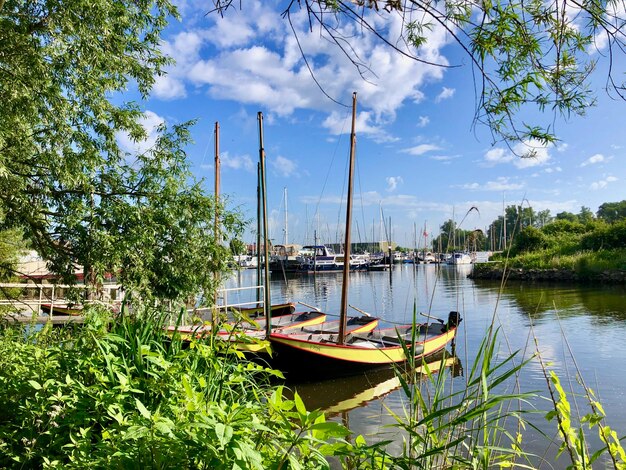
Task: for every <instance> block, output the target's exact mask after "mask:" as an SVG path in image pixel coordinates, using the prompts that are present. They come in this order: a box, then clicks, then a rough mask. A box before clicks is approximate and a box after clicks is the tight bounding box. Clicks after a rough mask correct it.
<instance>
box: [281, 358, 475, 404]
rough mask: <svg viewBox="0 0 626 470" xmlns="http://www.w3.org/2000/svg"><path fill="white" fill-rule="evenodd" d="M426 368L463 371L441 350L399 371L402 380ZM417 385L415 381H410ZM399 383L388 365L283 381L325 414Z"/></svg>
mask: <svg viewBox="0 0 626 470" xmlns="http://www.w3.org/2000/svg"><path fill="white" fill-rule="evenodd" d="M427 370H428V371H430V373H431V374H434V373H442V372H441V371H442V370H446V371H448V372H449V373H450V375H451V376H452V377H458V376H460V375H461V374H462V373H463V368H462V366H461V361H460V359H459V358H458V357H457V356H455V355H453V354H452V353H450V352H447V351H444V352H443V353H440V354H438V355H437V356H436V357H431V358H430V359H429V360H428V362H427V364H426V365H418V366H417V367H416V369H415V371H414V373H408V372H405V373H402V377H403V378H404V380H406V381H413V380H417V381H418V382H421V381H422V380H426V379H427ZM413 385H414V386H418V385H419V383H414V384H413ZM400 386H401V382H400V377H399V376H398V374H397V373H396V371H395V370H394V369H392V368H390V367H387V368H381V369H377V370H372V371H368V372H365V373H363V374H360V375H356V376H351V377H345V378H342V379H330V380H324V381H318V382H305V383H297V382H296V383H287V388H288V389H289V390H290V391H295V392H297V393H298V394H299V395H300V397H301V398H302V401H303V402H304V404H305V405H306V406H307V409H309V410H314V409H320V410H323V411H325V412H326V414H327V416H333V415H337V414H339V413H343V412H348V411H351V410H354V409H356V408H361V407H363V406H366V405H367V404H368V403H371V402H372V401H374V400H382V399H384V398H385V397H386V396H387V395H389V394H391V393H392V392H395V391H397V390H398V389H399V388H400Z"/></svg>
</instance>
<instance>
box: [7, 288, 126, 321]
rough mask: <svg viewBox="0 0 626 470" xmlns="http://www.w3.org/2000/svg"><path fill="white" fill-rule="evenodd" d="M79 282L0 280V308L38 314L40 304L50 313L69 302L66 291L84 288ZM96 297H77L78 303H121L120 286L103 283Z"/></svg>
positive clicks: (111, 304) (117, 305) (68, 304)
mask: <svg viewBox="0 0 626 470" xmlns="http://www.w3.org/2000/svg"><path fill="white" fill-rule="evenodd" d="M88 288H89V287H88V286H85V285H82V284H76V285H71V286H70V285H66V284H33V283H28V284H23V283H10V282H7V283H0V307H10V308H11V309H12V310H14V311H15V312H16V313H21V314H22V315H29V314H30V315H32V314H37V315H39V314H40V313H41V312H42V305H43V306H46V307H47V308H46V310H48V311H49V315H50V316H52V313H53V311H54V308H55V307H57V308H61V307H68V306H70V305H72V301H71V300H70V299H68V298H67V293H68V292H70V291H82V290H85V289H88ZM99 297H100V298H98V299H94V300H81V301H80V303H81V304H82V305H85V304H89V303H99V304H105V305H110V306H112V307H119V305H120V304H121V303H122V298H123V293H122V286H120V285H119V284H104V285H103V286H102V287H101V289H100V295H99Z"/></svg>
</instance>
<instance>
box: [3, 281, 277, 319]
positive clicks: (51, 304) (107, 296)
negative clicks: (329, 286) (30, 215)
mask: <svg viewBox="0 0 626 470" xmlns="http://www.w3.org/2000/svg"><path fill="white" fill-rule="evenodd" d="M88 288H89V287H88V286H85V285H82V284H77V285H71V286H70V285H65V284H34V283H28V284H23V283H0V309H3V308H5V307H6V308H7V309H10V310H11V311H12V313H15V314H17V315H18V316H20V317H24V318H31V317H33V316H37V317H50V318H52V317H53V316H54V315H53V314H54V313H55V310H54V309H55V308H56V309H57V312H58V309H59V308H64V307H69V306H72V305H73V304H72V302H71V300H70V299H69V298H68V297H67V294H68V292H70V291H74V292H75V291H76V290H78V291H82V290H85V289H88ZM264 290H265V289H264V287H263V286H251V287H234V288H228V289H220V290H218V292H217V303H216V305H214V306H210V307H200V308H187V307H183V308H184V310H185V318H183V321H186V322H188V321H191V319H192V318H193V317H201V318H203V319H210V318H211V316H212V315H213V314H217V313H222V312H226V311H228V310H232V309H241V308H246V307H262V306H263V304H264V302H263V299H264ZM99 294H100V295H99V297H100V298H99V299H97V300H84V299H82V300H81V301H80V302H79V304H80V305H82V306H84V305H88V304H90V303H94V304H104V305H108V306H110V307H111V308H113V309H119V308H120V306H121V304H122V300H123V297H124V293H123V289H122V286H121V285H119V284H105V285H103V286H102V287H101V290H100V292H99ZM83 297H84V296H83ZM242 298H243V300H242ZM256 298H258V299H260V300H256ZM248 299H250V300H248ZM42 306H44V307H46V308H45V314H44V309H42ZM169 310H170V318H171V321H175V318H174V316H175V315H178V314H179V312H180V311H181V309H180V308H177V307H175V306H174V305H172V304H170V307H169ZM57 315H58V313H57ZM44 321H45V319H44Z"/></svg>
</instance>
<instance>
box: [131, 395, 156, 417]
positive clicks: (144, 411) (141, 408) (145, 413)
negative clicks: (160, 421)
mask: <svg viewBox="0 0 626 470" xmlns="http://www.w3.org/2000/svg"><path fill="white" fill-rule="evenodd" d="M135 404H136V405H137V409H138V410H139V413H141V416H143V417H144V418H146V419H151V418H152V414H151V413H150V411H148V409H147V408H146V407H145V406H144V405H143V403H141V402H140V401H139V399H137V398H135Z"/></svg>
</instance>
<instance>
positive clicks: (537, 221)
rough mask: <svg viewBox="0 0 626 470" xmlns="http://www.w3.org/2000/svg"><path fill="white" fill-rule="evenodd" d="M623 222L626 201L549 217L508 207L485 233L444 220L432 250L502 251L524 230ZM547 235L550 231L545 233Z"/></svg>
mask: <svg viewBox="0 0 626 470" xmlns="http://www.w3.org/2000/svg"><path fill="white" fill-rule="evenodd" d="M624 220H626V200H623V201H619V202H605V203H603V204H601V205H600V206H599V207H598V210H597V211H596V212H595V213H594V212H593V211H592V210H591V209H590V208H589V207H586V206H581V208H580V211H579V212H578V213H576V214H575V213H573V212H568V211H563V212H559V213H557V214H556V215H554V216H553V215H552V213H551V211H550V209H544V210H541V211H535V210H534V209H533V208H532V207H530V206H522V205H509V206H507V207H506V208H505V210H504V213H503V215H500V216H498V217H497V218H496V219H495V220H494V221H492V222H491V223H490V224H489V226H488V227H487V228H486V230H485V231H483V230H482V229H474V230H465V229H462V228H460V227H459V226H458V224H457V222H455V221H454V220H453V219H448V220H446V221H445V222H444V223H443V224H442V225H441V226H440V227H439V230H440V233H439V235H438V236H437V237H435V238H434V239H433V240H432V245H431V247H432V249H433V250H434V251H442V252H445V251H463V250H467V251H482V250H485V251H503V250H506V249H507V248H508V247H511V246H512V244H514V243H515V242H516V240H518V239H519V237H520V234H522V232H524V229H527V228H529V227H532V228H534V229H543V228H544V227H546V226H548V225H549V224H554V223H557V226H555V227H553V228H554V229H555V230H556V229H559V230H564V231H573V232H577V231H581V229H582V228H581V226H582V227H586V228H587V230H585V231H590V230H592V229H594V228H598V229H599V228H602V227H604V226H606V225H607V224H608V225H610V224H616V223H620V222H622V221H624ZM546 231H547V232H550V229H547V230H546Z"/></svg>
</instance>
